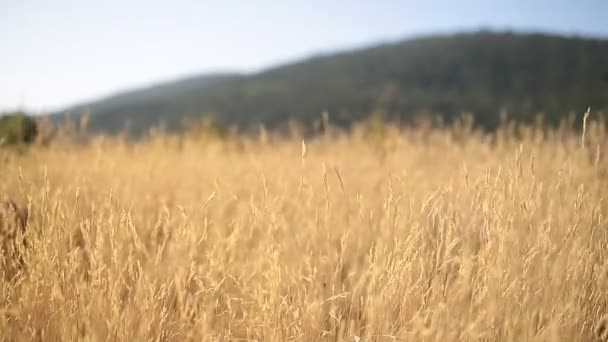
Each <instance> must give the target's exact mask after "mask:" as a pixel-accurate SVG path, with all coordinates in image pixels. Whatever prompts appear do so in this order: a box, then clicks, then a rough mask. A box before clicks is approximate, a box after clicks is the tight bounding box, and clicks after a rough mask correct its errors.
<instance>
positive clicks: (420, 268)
mask: <svg viewBox="0 0 608 342" xmlns="http://www.w3.org/2000/svg"><path fill="white" fill-rule="evenodd" d="M601 127H602V126H600V125H598V124H595V123H589V124H588V125H587V127H586V133H585V136H582V134H581V133H580V132H578V133H574V132H571V131H569V130H565V129H561V130H560V129H556V130H541V129H532V128H527V129H526V128H522V129H519V130H514V129H513V127H511V128H509V127H505V128H503V129H501V130H499V131H498V132H497V133H495V134H492V135H486V134H482V133H480V132H477V131H471V130H470V129H466V128H465V127H460V128H458V127H456V128H444V129H424V128H418V129H405V130H401V131H397V130H396V129H391V128H390V127H389V128H387V129H385V130H383V131H382V132H381V134H375V135H374V134H372V135H369V134H367V135H366V134H363V133H361V132H354V133H351V134H338V133H335V134H334V133H332V134H330V133H331V132H330V133H328V134H326V135H325V136H321V137H318V138H314V139H309V140H306V142H305V143H304V142H303V141H302V139H301V138H296V137H293V138H279V137H275V136H272V135H271V136H267V135H264V136H262V137H261V138H262V139H257V138H256V139H254V138H240V139H235V138H231V139H229V140H223V141H221V140H201V139H194V138H185V137H174V136H168V135H157V136H154V137H153V138H151V139H149V140H146V141H141V142H125V141H123V140H120V139H115V138H103V137H97V138H94V139H92V140H91V141H89V142H88V143H87V144H84V145H76V144H69V143H57V144H52V145H51V146H47V147H32V148H30V149H28V150H27V151H20V152H15V151H11V150H0V158H1V159H0V162H1V164H0V196H2V198H1V200H3V201H5V203H6V201H9V200H10V201H14V202H15V203H16V204H17V205H19V206H21V207H22V208H25V209H27V210H28V211H29V215H28V220H27V227H26V229H25V234H24V237H23V238H24V240H25V243H22V242H21V240H19V242H15V241H12V242H11V241H8V240H9V238H7V237H6V236H7V234H4V238H3V239H4V242H3V243H4V245H5V248H3V256H2V258H3V263H2V265H3V267H4V272H3V273H4V274H2V277H1V278H0V339H1V340H3V341H71V340H83V341H144V340H153V341H594V340H602V336H601V335H602V334H605V335H608V325H605V324H606V321H607V317H608V316H606V314H608V199H607V198H606V193H607V191H606V190H608V158H606V157H605V155H604V154H608V145H607V138H608V134H607V133H606V132H605V131H604V130H603V129H602V128H601ZM8 209H10V208H8V207H7V210H8ZM5 211H6V210H5ZM2 217H4V219H3V220H4V221H5V222H3V223H2V224H3V227H4V228H3V229H7V227H9V226H10V225H11V224H12V223H11V222H12V219H11V218H10V215H8V214H5V215H4V216H2ZM17 235H19V237H20V234H17ZM10 239H13V240H16V239H18V237H15V236H12V237H11V238H10ZM11 243H12V245H11ZM6 245H11V246H9V247H10V248H8V247H6ZM604 330H607V331H604Z"/></svg>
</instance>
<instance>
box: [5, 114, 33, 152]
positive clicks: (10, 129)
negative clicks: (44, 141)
mask: <svg viewBox="0 0 608 342" xmlns="http://www.w3.org/2000/svg"><path fill="white" fill-rule="evenodd" d="M37 134H38V126H37V124H36V120H34V119H33V118H32V117H30V116H28V115H26V114H25V113H22V112H14V113H7V114H0V145H15V144H28V143H31V142H33V141H34V139H35V138H36V135H37Z"/></svg>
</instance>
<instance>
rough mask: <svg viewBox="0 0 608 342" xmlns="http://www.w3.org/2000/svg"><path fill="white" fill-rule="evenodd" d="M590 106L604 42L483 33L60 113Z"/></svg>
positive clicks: (170, 87) (179, 120) (107, 127)
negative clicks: (85, 111)
mask: <svg viewBox="0 0 608 342" xmlns="http://www.w3.org/2000/svg"><path fill="white" fill-rule="evenodd" d="M118 100H119V101H118ZM588 106H591V107H592V108H594V109H595V110H605V109H607V106H608V40H606V39H600V38H581V37H573V36H558V35H549V34H544V33H526V34H523V33H510V32H493V31H480V32H467V33H456V34H450V35H439V36H423V37H418V38H414V39H406V40H401V41H394V42H384V43H382V44H379V45H375V46H372V47H367V48H356V49H351V50H347V51H342V52H337V53H324V54H320V55H315V56H311V57H308V58H305V59H302V60H298V61H294V62H291V63H288V64H284V65H279V66H277V67H273V68H267V69H264V70H261V71H259V72H256V73H253V74H237V73H221V74H211V75H202V76H193V77H188V78H185V79H181V80H177V81H174V82H169V83H162V84H159V85H153V86H151V87H147V88H145V89H135V90H132V91H129V92H126V93H125V92H122V93H119V94H117V95H115V96H113V97H110V98H106V99H102V100H99V101H95V102H92V103H84V104H82V105H79V106H74V107H71V108H68V109H67V110H66V111H69V112H72V113H77V112H78V111H83V110H87V109H88V110H89V111H90V112H91V116H90V119H91V121H90V124H91V128H92V130H93V131H102V132H109V133H114V132H117V131H118V130H120V129H122V128H123V127H124V124H125V123H126V122H127V120H129V121H130V122H131V124H132V126H133V133H134V134H136V135H138V134H141V133H143V132H145V131H146V130H147V129H149V128H150V127H152V126H154V125H157V124H158V123H160V122H164V123H165V124H166V125H167V127H168V129H171V130H179V129H181V126H182V125H183V123H184V122H185V121H186V120H187V119H188V118H199V117H204V116H207V115H214V116H215V117H216V118H217V119H218V120H219V121H221V122H223V123H224V124H227V125H236V126H239V127H250V126H253V125H256V124H259V123H264V124H265V125H267V126H270V127H272V126H278V125H281V124H282V123H284V122H286V121H287V120H288V119H296V120H298V121H301V122H304V123H310V122H311V121H312V120H314V119H315V118H318V117H319V116H320V114H321V113H322V112H324V111H329V112H330V115H331V117H332V121H335V122H336V123H337V124H339V125H349V124H350V123H352V122H353V121H356V120H360V119H363V118H365V117H366V115H368V114H370V113H371V112H373V111H375V110H383V111H385V112H386V113H387V114H388V117H389V118H399V119H400V120H401V121H402V122H408V121H411V120H412V119H413V117H414V116H415V114H416V113H434V114H441V115H443V116H444V117H445V118H447V119H448V120H450V119H451V118H453V117H455V116H457V115H460V114H461V113H462V112H474V113H476V117H477V121H478V123H479V124H480V125H481V126H486V127H493V126H495V125H496V124H497V123H498V121H499V119H498V116H499V115H498V113H499V112H501V111H507V112H509V113H511V114H512V117H514V118H516V119H521V120H529V119H530V118H531V117H532V116H533V115H536V114H537V113H538V112H545V113H547V116H548V118H549V121H551V122H555V121H558V120H559V119H560V118H562V117H563V116H564V115H566V114H568V113H569V112H572V111H574V112H577V113H578V112H583V111H584V110H585V109H586V108H587V107H588ZM62 112H65V111H62ZM60 116H61V114H60V113H58V114H55V115H54V116H52V117H53V118H54V119H57V118H58V117H60Z"/></svg>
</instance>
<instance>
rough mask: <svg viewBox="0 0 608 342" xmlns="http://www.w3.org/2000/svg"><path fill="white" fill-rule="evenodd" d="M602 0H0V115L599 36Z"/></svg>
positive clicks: (605, 2) (603, 30) (606, 7)
mask: <svg viewBox="0 0 608 342" xmlns="http://www.w3.org/2000/svg"><path fill="white" fill-rule="evenodd" d="M607 17H608V0H578V1H573V0H554V1H549V0H543V1H541V0H537V1H535V0H527V1H526V0H511V1H504V0H503V1H481V0H477V1H475V0H462V1H437V0H427V1H413V0H412V1H405V0H403V1H394V0H377V1H339V0H338V1H316V0H309V1H289V0H284V1H255V2H254V1H245V0H243V1H205V0H200V1H187V0H172V1H151V0H137V1H129V0H105V1H93V0H0V111H2V110H9V109H13V108H15V107H24V108H26V109H28V110H33V111H38V112H43V111H49V110H54V109H60V108H63V107H64V106H67V105H70V104H73V103H76V102H79V101H83V100H88V99H92V98H97V97H100V96H105V95H108V94H111V93H114V92H116V91H120V90H124V89H129V88H134V87H139V86H145V85H149V84H152V83H155V82H158V81H165V80H172V79H175V78H179V77H183V76H189V75H193V74H197V73H205V72H211V71H241V72H255V71H257V70H260V69H264V68H268V67H270V66H274V65H276V64H280V63H284V62H288V61H292V60H296V59H299V58H302V57H307V56H310V55H313V54H317V53H323V52H330V51H336V50H340V49H344V48H353V47H359V46H366V45H371V44H375V43H379V42H383V41H392V40H397V39H401V38H405V37H409V36H413V35H419V34H426V33H435V32H452V31H460V30H469V31H470V30H475V29H479V28H493V29H499V30H504V29H510V30H535V31H546V32H558V33H564V34H584V35H594V36H602V37H608V23H607V21H606V18H607Z"/></svg>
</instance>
